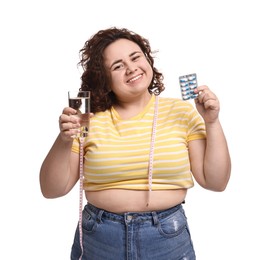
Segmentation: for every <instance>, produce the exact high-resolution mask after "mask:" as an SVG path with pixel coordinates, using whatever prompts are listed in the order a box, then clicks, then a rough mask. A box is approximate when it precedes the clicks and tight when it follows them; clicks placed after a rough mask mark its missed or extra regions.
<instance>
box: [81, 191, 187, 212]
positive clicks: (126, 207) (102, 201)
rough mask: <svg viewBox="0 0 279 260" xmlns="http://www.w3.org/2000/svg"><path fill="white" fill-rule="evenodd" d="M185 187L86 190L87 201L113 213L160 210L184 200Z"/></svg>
mask: <svg viewBox="0 0 279 260" xmlns="http://www.w3.org/2000/svg"><path fill="white" fill-rule="evenodd" d="M186 193H187V189H178V190H158V191H151V192H150V199H149V203H148V205H147V202H148V191H138V190H122V189H110V190H101V191H86V192H85V196H86V199H87V201H88V202H89V203H90V204H92V205H94V206H95V207H97V208H100V209H104V210H106V211H110V212H114V213H124V212H146V211H160V210H165V209H168V208H171V207H174V206H176V205H178V204H180V203H182V202H183V201H184V200H185V196H186Z"/></svg>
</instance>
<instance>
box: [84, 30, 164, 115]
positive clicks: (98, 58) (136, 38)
mask: <svg viewBox="0 0 279 260" xmlns="http://www.w3.org/2000/svg"><path fill="white" fill-rule="evenodd" d="M118 39H127V40H130V41H133V42H135V43H136V44H137V45H138V46H139V47H140V48H141V50H142V52H143V53H144V55H145V57H146V59H147V61H148V62H149V64H150V65H151V67H152V70H153V78H152V81H151V83H150V86H149V87H148V90H149V92H150V93H154V94H155V95H159V94H160V93H161V92H162V91H163V90H164V89H165V87H164V84H163V79H164V77H163V74H162V73H160V72H159V71H158V70H157V69H156V68H155V67H154V58H153V56H152V53H153V52H152V51H151V47H150V44H149V41H148V40H147V39H145V38H143V37H142V36H140V35H138V34H136V33H134V32H132V31H130V30H128V29H126V28H121V29H119V28H116V27H111V28H108V29H105V30H100V31H99V32H97V33H96V34H95V35H93V36H92V37H91V38H90V39H89V40H88V41H86V42H85V44H84V46H83V48H82V49H81V50H80V52H79V53H80V62H79V63H78V65H80V66H81V67H82V68H83V70H84V72H83V74H82V76H81V88H80V90H86V91H90V92H91V112H93V113H95V112H100V111H105V110H107V109H110V108H111V106H112V105H113V103H114V101H115V94H114V93H113V92H112V91H111V89H110V79H109V76H108V74H107V70H106V68H105V66H104V57H103V52H104V49H105V48H106V47H107V46H108V45H109V44H111V43H113V42H114V41H116V40H118Z"/></svg>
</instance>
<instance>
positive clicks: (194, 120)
mask: <svg viewBox="0 0 279 260" xmlns="http://www.w3.org/2000/svg"><path fill="white" fill-rule="evenodd" d="M80 53H81V61H80V65H82V67H83V69H84V73H83V74H82V77H81V80H82V83H81V90H89V91H90V92H91V111H92V112H93V113H94V115H93V116H92V117H91V119H90V129H89V134H88V136H87V137H86V138H85V139H84V142H83V147H84V180H83V187H84V191H85V196H86V199H87V205H85V207H84V210H83V214H82V222H81V223H82V232H79V229H78V228H77V231H76V235H75V239H74V243H73V247H72V252H71V259H93V260H97V259H101V260H104V259H113V260H116V259H144V260H147V259H153V260H154V259H160V260H170V259H196V257H195V252H194V248H193V244H192V241H191V237H190V233H189V228H188V225H187V219H186V216H185V212H184V209H183V207H182V205H181V203H183V202H184V200H185V197H186V194H187V190H188V189H189V188H191V187H192V186H193V185H194V183H193V179H192V176H193V177H194V178H195V180H196V181H197V183H198V184H199V185H201V186H202V187H204V188H205V189H209V190H213V191H223V190H224V189H225V188H226V185H227V183H228V180H229V177H230V167H231V166H230V155H229V151H228V147H227V143H226V138H225V136H224V133H223V130H222V126H221V124H220V122H219V119H218V114H219V109H220V107H219V101H218V98H217V97H216V95H215V94H214V93H213V92H212V91H211V90H210V89H209V88H208V87H207V86H199V87H198V88H197V89H196V90H195V93H198V97H197V98H196V99H195V103H196V108H194V107H193V106H192V105H191V103H190V102H187V101H182V100H180V99H175V98H162V97H161V98H159V94H160V93H161V92H162V91H163V90H164V85H163V82H162V81H163V75H162V74H161V73H160V72H159V71H158V70H157V69H156V68H155V67H154V59H153V57H152V52H151V47H150V45H149V42H148V40H147V39H145V38H143V37H141V36H140V35H138V34H136V33H134V32H132V31H129V30H127V29H118V28H109V29H106V30H101V31H99V32H98V33H96V34H95V35H94V36H93V37H92V38H90V39H89V40H88V41H87V42H86V43H85V45H84V47H83V48H82V49H81V51H80ZM75 113H76V111H75V110H74V109H72V108H69V107H66V108H64V110H63V113H62V115H61V116H60V118H59V126H60V133H59V135H58V137H57V139H56V141H55V142H54V144H53V146H52V148H51V149H50V151H49V153H48V155H47V157H46V158H45V160H44V162H43V164H42V167H41V171H40V184H41V190H42V193H43V195H44V196H45V197H46V198H57V197H60V196H64V195H66V194H67V193H68V192H69V191H70V190H71V189H72V188H73V187H74V185H75V184H76V183H77V181H78V180H79V147H80V146H79V140H78V139H74V140H73V138H72V136H73V135H76V134H77V133H78V132H79V126H80V124H79V122H78V119H76V117H74V116H73V115H74V114H75ZM80 236H82V242H81V243H80V241H79V237H80Z"/></svg>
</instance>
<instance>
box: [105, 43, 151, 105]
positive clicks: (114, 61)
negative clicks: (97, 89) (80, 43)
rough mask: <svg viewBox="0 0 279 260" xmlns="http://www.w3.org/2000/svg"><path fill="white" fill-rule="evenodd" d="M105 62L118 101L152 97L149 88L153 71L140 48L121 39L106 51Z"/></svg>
mask: <svg viewBox="0 0 279 260" xmlns="http://www.w3.org/2000/svg"><path fill="white" fill-rule="evenodd" d="M104 61H105V66H106V69H107V71H108V73H109V75H110V79H111V89H112V91H113V92H114V93H115V95H116V97H117V99H118V101H124V102H127V101H129V100H132V99H133V98H135V97H137V98H138V97H139V96H150V94H149V92H148V87H149V85H150V83H151V81H152V78H153V70H152V67H151V66H150V64H149V63H148V61H147V59H146V57H145V55H144V53H143V52H142V50H141V49H140V47H139V46H138V45H137V44H136V43H134V42H132V41H130V40H127V39H119V40H116V41H115V42H113V43H111V44H110V45H108V47H106V49H105V50H104Z"/></svg>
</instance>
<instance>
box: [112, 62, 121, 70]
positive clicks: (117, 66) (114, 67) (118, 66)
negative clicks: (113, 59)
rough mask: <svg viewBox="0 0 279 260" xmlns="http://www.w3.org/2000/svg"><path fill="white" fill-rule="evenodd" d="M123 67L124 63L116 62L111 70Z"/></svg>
mask: <svg viewBox="0 0 279 260" xmlns="http://www.w3.org/2000/svg"><path fill="white" fill-rule="evenodd" d="M123 67H124V65H123V64H122V63H119V64H116V65H115V66H113V68H112V70H120V69H122V68H123Z"/></svg>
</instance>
